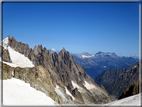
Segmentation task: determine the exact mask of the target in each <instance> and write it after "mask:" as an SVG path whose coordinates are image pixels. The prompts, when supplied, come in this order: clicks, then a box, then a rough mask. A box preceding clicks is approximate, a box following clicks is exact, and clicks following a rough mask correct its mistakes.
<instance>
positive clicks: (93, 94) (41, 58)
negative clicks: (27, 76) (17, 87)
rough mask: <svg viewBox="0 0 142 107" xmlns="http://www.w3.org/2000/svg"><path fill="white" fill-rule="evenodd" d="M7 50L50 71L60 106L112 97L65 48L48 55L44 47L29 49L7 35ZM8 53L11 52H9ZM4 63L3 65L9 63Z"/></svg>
mask: <svg viewBox="0 0 142 107" xmlns="http://www.w3.org/2000/svg"><path fill="white" fill-rule="evenodd" d="M9 47H11V48H12V49H13V50H14V51H16V52H18V53H20V54H23V55H24V56H25V57H27V58H28V59H30V61H32V64H33V65H34V66H35V67H36V66H37V65H41V66H42V67H43V68H45V69H46V70H47V71H48V72H49V74H50V77H51V80H52V83H53V86H54V87H55V89H56V88H57V87H58V89H59V90H60V91H59V90H58V89H56V93H57V94H60V96H62V99H63V101H64V102H63V103H78V104H80V103H82V104H84V103H85V104H94V103H95V104H98V103H107V102H110V101H112V98H111V97H110V96H109V94H108V93H107V92H106V90H105V88H104V87H103V86H101V85H98V84H96V83H95V82H94V80H93V79H92V78H91V77H90V76H89V75H87V73H86V72H85V70H84V67H83V66H80V65H79V64H76V63H75V61H74V58H73V56H71V55H70V53H69V52H68V51H66V50H65V49H64V48H63V49H62V50H61V51H60V52H59V53H58V54H57V53H53V54H51V52H50V51H49V50H47V49H46V48H45V47H44V48H43V47H42V45H38V46H35V47H34V49H30V48H29V46H28V44H24V43H21V42H17V41H16V40H15V39H14V38H13V37H12V38H10V36H9V37H8V43H7V48H9ZM4 50H6V49H4ZM7 52H8V53H10V52H9V50H8V51H7ZM6 55H9V56H4V57H7V58H9V60H10V59H11V56H10V55H11V54H6ZM4 57H3V58H4ZM3 60H4V59H3ZM4 61H5V62H6V61H8V60H4ZM12 62H13V60H12ZM6 63H8V62H6ZM20 70H22V68H20ZM19 72H20V71H19ZM21 75H22V74H21ZM35 76H36V75H35ZM37 76H38V75H37ZM18 78H19V77H18ZM20 78H21V76H20ZM33 85H35V83H33ZM42 87H43V86H42ZM57 90H58V91H57ZM61 93H63V94H61ZM63 95H64V96H65V98H66V99H67V100H66V99H65V98H64V97H63Z"/></svg>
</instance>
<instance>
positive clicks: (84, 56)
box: [82, 55, 94, 58]
mask: <svg viewBox="0 0 142 107" xmlns="http://www.w3.org/2000/svg"><path fill="white" fill-rule="evenodd" d="M93 56H94V55H92V56H86V55H82V57H83V58H90V57H93Z"/></svg>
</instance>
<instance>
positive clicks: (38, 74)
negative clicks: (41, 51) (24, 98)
mask: <svg viewBox="0 0 142 107" xmlns="http://www.w3.org/2000/svg"><path fill="white" fill-rule="evenodd" d="M12 77H13V78H17V79H20V80H23V81H25V82H26V83H29V84H30V86H31V87H33V88H35V89H37V90H39V91H42V92H44V93H45V94H46V95H47V96H50V97H51V98H52V99H53V100H54V101H56V102H58V103H59V104H62V103H63V101H62V98H61V97H60V96H59V95H58V94H57V93H56V92H55V88H54V86H53V84H52V79H51V78H50V74H49V72H48V70H46V69H45V68H43V67H42V66H40V65H38V66H36V67H33V68H20V67H16V68H14V67H11V66H9V65H7V64H4V63H3V79H4V80H5V79H11V78H12Z"/></svg>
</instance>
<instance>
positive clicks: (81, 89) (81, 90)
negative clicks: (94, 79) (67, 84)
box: [71, 81, 84, 92]
mask: <svg viewBox="0 0 142 107" xmlns="http://www.w3.org/2000/svg"><path fill="white" fill-rule="evenodd" d="M71 82H72V85H73V87H74V88H78V91H79V92H83V91H84V89H83V88H81V87H80V86H79V85H77V84H76V83H75V82H73V81H71Z"/></svg>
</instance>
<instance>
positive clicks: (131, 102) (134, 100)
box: [105, 93, 141, 106]
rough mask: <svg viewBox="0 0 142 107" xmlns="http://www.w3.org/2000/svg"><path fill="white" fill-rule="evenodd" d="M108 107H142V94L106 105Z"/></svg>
mask: <svg viewBox="0 0 142 107" xmlns="http://www.w3.org/2000/svg"><path fill="white" fill-rule="evenodd" d="M105 105H107V106H140V105H141V93H140V94H136V95H133V96H130V97H126V98H123V99H120V100H117V101H113V102H110V103H108V104H105Z"/></svg>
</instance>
